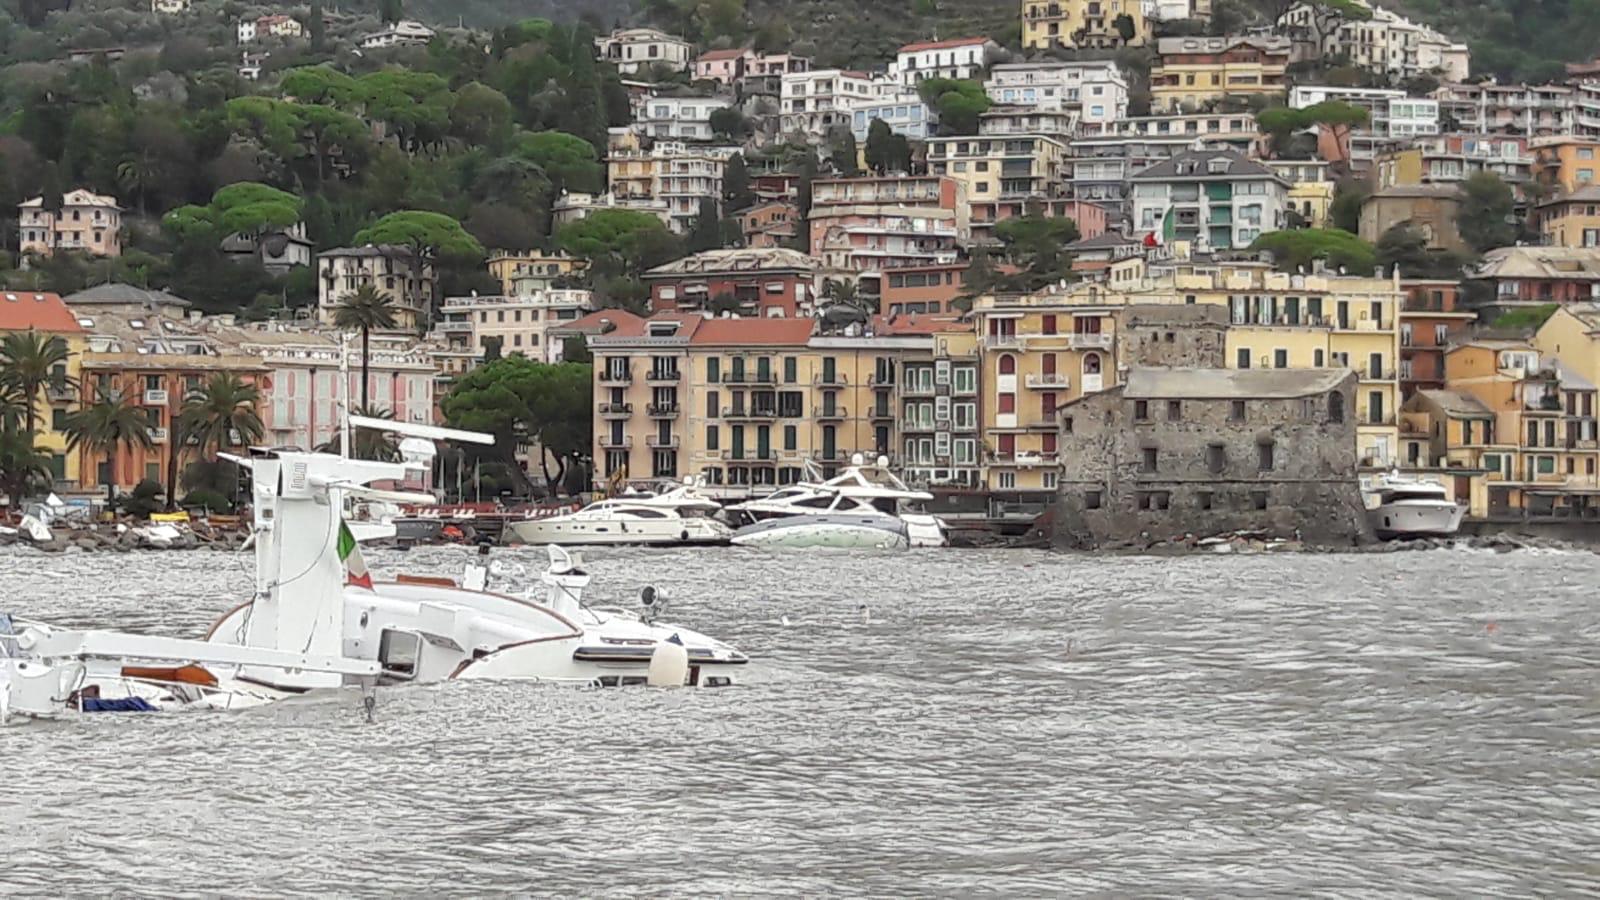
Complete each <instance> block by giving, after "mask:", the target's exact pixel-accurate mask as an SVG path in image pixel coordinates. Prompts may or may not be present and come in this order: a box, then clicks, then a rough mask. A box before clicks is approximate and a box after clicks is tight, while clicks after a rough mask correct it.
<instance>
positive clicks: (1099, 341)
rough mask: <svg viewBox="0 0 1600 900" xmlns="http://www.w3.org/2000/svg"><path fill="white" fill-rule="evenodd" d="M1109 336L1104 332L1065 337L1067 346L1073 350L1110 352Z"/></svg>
mask: <svg viewBox="0 0 1600 900" xmlns="http://www.w3.org/2000/svg"><path fill="white" fill-rule="evenodd" d="M1111 340H1112V338H1111V335H1110V334H1107V333H1105V332H1099V331H1097V332H1093V333H1090V332H1083V333H1075V334H1069V335H1067V346H1069V347H1071V348H1072V349H1074V350H1110V349H1111Z"/></svg>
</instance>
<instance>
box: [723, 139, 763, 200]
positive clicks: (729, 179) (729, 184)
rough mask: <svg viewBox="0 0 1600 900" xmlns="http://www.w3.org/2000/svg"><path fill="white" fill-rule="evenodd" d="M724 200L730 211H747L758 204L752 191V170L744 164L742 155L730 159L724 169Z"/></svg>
mask: <svg viewBox="0 0 1600 900" xmlns="http://www.w3.org/2000/svg"><path fill="white" fill-rule="evenodd" d="M722 200H723V203H724V205H725V206H726V207H727V208H728V209H730V210H734V209H747V208H749V207H750V206H751V205H752V204H754V203H755V202H756V195H755V192H754V191H752V190H750V169H749V168H748V167H747V166H746V165H745V164H744V154H742V153H735V154H734V155H732V156H730V157H728V162H727V165H726V166H724V167H723V169H722Z"/></svg>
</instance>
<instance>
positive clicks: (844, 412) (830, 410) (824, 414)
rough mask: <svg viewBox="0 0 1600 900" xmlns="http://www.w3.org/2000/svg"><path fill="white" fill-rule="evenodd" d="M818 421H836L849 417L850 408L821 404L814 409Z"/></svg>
mask: <svg viewBox="0 0 1600 900" xmlns="http://www.w3.org/2000/svg"><path fill="white" fill-rule="evenodd" d="M814 415H815V417H816V420H817V421H818V422H838V421H842V420H844V419H848V418H850V410H848V409H846V408H845V407H843V406H832V405H823V406H822V407H820V408H818V409H817V410H815V411H814Z"/></svg>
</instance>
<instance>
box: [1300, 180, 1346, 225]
mask: <svg viewBox="0 0 1600 900" xmlns="http://www.w3.org/2000/svg"><path fill="white" fill-rule="evenodd" d="M1334 187H1335V186H1334V183H1333V182H1331V181H1307V182H1301V183H1299V184H1293V185H1290V187H1289V209H1290V210H1291V211H1293V212H1294V214H1295V215H1297V216H1299V217H1300V219H1301V221H1302V222H1303V223H1304V224H1305V227H1307V228H1325V227H1327V224H1328V211H1329V210H1330V209H1332V208H1333V194H1334Z"/></svg>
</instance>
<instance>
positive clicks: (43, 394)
mask: <svg viewBox="0 0 1600 900" xmlns="http://www.w3.org/2000/svg"><path fill="white" fill-rule="evenodd" d="M30 331H31V332H36V333H37V334H39V335H41V336H47V337H59V338H61V339H62V340H63V341H64V342H65V343H66V345H67V352H68V354H69V355H68V356H67V360H66V362H64V363H61V364H59V365H57V366H56V367H55V369H54V370H53V371H52V372H51V373H50V380H49V382H48V383H47V384H46V385H45V386H44V387H43V388H42V389H41V390H40V391H39V396H38V397H36V398H34V414H35V416H37V420H36V421H35V423H34V428H35V432H34V446H36V447H38V448H39V449H40V450H41V451H43V452H44V453H45V454H46V455H47V456H49V458H50V476H51V478H52V479H53V480H54V481H55V482H56V485H57V486H58V487H62V488H75V487H77V484H78V480H79V475H78V473H79V467H78V462H79V457H78V454H76V453H71V452H69V451H68V450H67V435H66V420H67V416H68V415H70V414H71V413H72V412H73V410H74V409H75V407H76V404H77V401H78V399H79V396H80V394H79V390H78V387H77V385H78V383H79V377H80V375H81V370H82V366H83V354H84V350H85V349H86V348H87V342H86V341H85V340H84V328H83V326H82V325H81V324H80V323H79V320H78V316H77V315H76V314H75V313H74V312H73V311H72V310H71V309H70V308H68V306H67V304H66V303H64V302H63V301H62V299H61V298H60V297H59V296H57V295H55V294H47V293H38V292H34V291H4V292H0V337H4V336H5V335H8V334H16V333H26V332H30Z"/></svg>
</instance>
